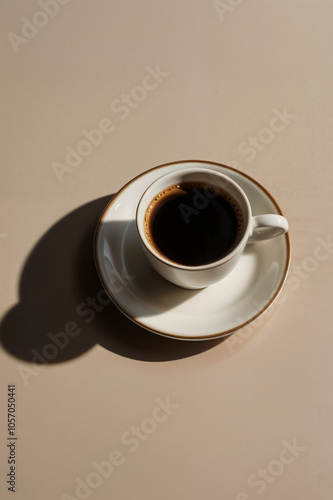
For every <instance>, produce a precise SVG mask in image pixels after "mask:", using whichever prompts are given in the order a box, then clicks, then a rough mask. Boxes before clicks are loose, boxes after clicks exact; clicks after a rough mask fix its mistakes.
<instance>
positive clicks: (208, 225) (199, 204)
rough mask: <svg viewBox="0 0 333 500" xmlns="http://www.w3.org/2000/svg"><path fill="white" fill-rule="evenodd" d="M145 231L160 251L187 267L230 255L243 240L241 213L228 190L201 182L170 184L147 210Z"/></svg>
mask: <svg viewBox="0 0 333 500" xmlns="http://www.w3.org/2000/svg"><path fill="white" fill-rule="evenodd" d="M145 225H146V227H145V231H146V235H147V237H148V239H149V241H150V243H151V244H152V245H153V247H155V249H156V250H157V252H159V253H160V254H161V255H162V256H164V257H166V258H167V259H169V260H171V261H173V262H176V263H178V264H182V265H186V266H200V265H204V264H208V263H211V262H214V261H217V260H219V259H221V258H222V257H224V256H225V255H227V254H228V253H229V252H230V251H231V250H232V249H233V248H235V246H236V245H237V244H238V242H239V241H240V239H241V233H242V225H243V223H242V215H241V211H240V208H239V206H238V204H237V203H236V201H235V200H233V199H232V198H231V197H230V195H229V194H228V193H225V192H224V191H222V190H220V189H217V188H214V189H212V188H211V187H210V186H209V187H205V186H204V184H203V183H202V184H199V183H182V184H177V185H174V186H170V187H169V188H167V189H165V190H164V191H162V192H161V193H159V194H158V195H157V196H156V197H155V198H154V199H153V200H152V201H151V203H150V204H149V207H148V209H147V211H146V222H145Z"/></svg>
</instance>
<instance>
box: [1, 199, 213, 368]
mask: <svg viewBox="0 0 333 500" xmlns="http://www.w3.org/2000/svg"><path fill="white" fill-rule="evenodd" d="M112 196H113V195H109V196H104V197H102V198H99V199H97V200H93V201H91V202H89V203H87V204H85V205H83V206H81V207H79V208H77V209H76V210H74V211H73V212H71V213H70V214H68V215H67V216H65V217H64V218H63V219H61V220H60V221H58V222H57V223H56V224H55V225H54V226H52V227H51V228H50V229H49V230H48V231H47V233H46V234H45V235H44V236H43V237H42V238H41V239H40V240H39V241H38V243H37V244H36V246H35V247H34V248H33V250H32V252H31V254H30V255H29V257H28V259H27V261H26V263H25V266H24V269H23V272H22V276H21V280H20V301H19V303H18V304H16V305H15V306H14V307H13V308H12V309H11V310H10V311H9V312H8V313H7V314H6V315H5V317H4V318H3V320H2V322H1V325H0V341H1V343H2V345H3V347H4V348H5V349H6V350H7V351H8V352H9V353H10V354H12V355H13V356H16V357H17V358H20V359H22V360H25V361H37V362H40V363H45V364H48V363H59V362H63V361H67V360H70V359H73V358H75V357H77V356H80V355H81V354H83V353H85V352H87V351H88V350H89V349H91V348H92V347H93V346H94V345H96V344H100V345H101V346H103V347H104V348H105V349H107V350H109V351H111V352H114V353H116V354H118V355H120V356H124V357H127V358H131V359H135V360H139V361H170V360H176V359H181V358H184V357H189V356H193V355H196V354H199V353H200V352H203V351H205V350H208V349H210V348H212V347H214V346H215V345H216V344H218V343H220V342H222V341H223V338H222V339H216V340H207V341H200V342H198V341H197V342H195V341H194V342H191V341H182V340H175V339H170V338H167V337H162V336H159V335H156V334H154V333H152V332H149V331H148V330H146V329H144V328H142V327H140V326H139V325H137V324H135V323H133V322H132V321H131V320H129V319H128V318H127V317H125V316H124V315H123V314H122V313H121V312H120V311H119V309H118V308H117V307H116V306H115V305H114V304H113V303H108V304H107V305H105V304H106V302H109V301H106V299H105V297H106V292H102V290H103V287H102V284H101V282H100V280H99V278H98V275H97V272H96V268H95V263H94V256H93V238H94V233H95V228H96V225H97V222H98V220H99V217H100V215H101V213H102V211H103V209H104V208H105V206H106V205H107V203H108V202H109V201H110V199H111V198H112ZM102 295H103V297H104V303H103V300H102ZM97 297H100V300H97ZM64 332H67V333H71V335H68V334H67V335H66V334H64Z"/></svg>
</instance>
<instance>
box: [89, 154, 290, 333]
mask: <svg viewBox="0 0 333 500" xmlns="http://www.w3.org/2000/svg"><path fill="white" fill-rule="evenodd" d="M186 166H188V167H189V168H193V167H201V168H202V167H203V168H207V169H210V170H216V171H218V172H222V173H223V174H225V175H227V176H229V177H230V178H231V179H233V180H234V181H236V182H237V183H238V184H239V185H240V186H241V187H242V188H243V190H244V191H245V193H246V195H247V197H248V198H249V201H250V204H251V207H252V212H253V215H259V214H262V213H273V214H274V213H276V214H280V215H283V214H282V212H281V209H280V208H279V206H278V204H277V203H276V201H275V200H274V198H273V197H272V196H271V195H270V194H269V192H268V191H267V190H266V189H265V188H263V187H262V186H261V185H260V184H259V183H258V182H257V181H255V180H254V179H252V178H251V177H249V176H248V175H246V174H244V173H242V172H239V171H237V170H235V169H232V168H231V167H227V166H224V165H220V164H218V163H211V162H201V161H196V160H193V161H186V162H175V163H169V164H166V165H161V166H159V167H155V168H153V169H151V170H148V171H146V172H144V173H142V174H141V175H139V176H138V177H135V178H134V179H133V180H131V181H130V182H129V183H128V184H126V185H125V186H124V187H123V188H122V189H121V190H120V191H119V192H118V193H117V194H116V195H115V196H114V197H113V198H112V199H111V201H110V202H109V204H108V205H107V207H106V208H105V210H104V212H103V214H102V216H101V218H100V220H99V223H98V225H97V229H96V233H95V242H94V254H95V262H96V267H97V271H98V274H99V277H100V279H101V282H102V284H103V286H104V288H105V290H106V291H107V293H108V294H109V296H110V298H111V299H112V301H113V302H114V304H115V305H116V306H117V307H118V308H119V309H120V310H121V311H122V312H123V313H124V314H125V315H126V316H127V317H128V318H129V319H131V320H132V321H134V322H135V323H137V324H139V325H140V326H142V327H144V328H146V329H147V330H150V331H152V332H154V333H157V334H160V335H164V336H167V337H172V338H177V339H182V340H207V339H213V338H218V337H223V336H225V335H229V334H230V333H232V332H233V331H235V330H238V329H239V328H242V327H243V326H245V325H246V324H248V323H250V322H251V321H253V320H254V319H256V318H257V317H258V316H260V315H261V314H263V313H264V312H265V311H266V310H267V309H268V307H269V306H271V305H272V303H273V302H274V300H275V299H276V298H277V296H278V294H279V293H280V291H281V289H282V287H283V285H284V282H285V280H286V277H287V274H288V269H289V265H290V241H289V236H288V233H287V234H285V235H283V236H279V237H277V238H274V239H271V240H267V241H261V242H257V243H253V244H249V245H248V246H247V247H246V249H245V252H244V254H243V255H242V257H241V259H240V261H239V263H238V264H237V266H236V268H235V269H234V270H233V271H232V272H231V273H230V274H229V275H228V276H227V277H226V278H224V279H223V280H222V281H220V282H219V283H217V284H215V285H211V286H209V287H207V288H204V289H200V290H186V289H183V288H179V287H177V286H176V285H173V284H172V283H169V282H168V281H166V280H165V279H164V278H162V277H161V276H160V275H159V274H157V273H156V271H154V269H153V268H152V267H151V266H150V264H149V263H148V261H147V259H146V257H145V255H144V253H143V249H142V247H141V243H140V241H139V237H138V234H137V230H136V224H135V215H136V207H137V204H138V201H139V199H140V197H141V195H142V193H143V192H144V191H145V189H146V188H147V187H148V185H149V184H151V183H152V182H153V181H154V180H155V179H157V178H158V177H160V176H161V175H163V174H166V173H168V172H170V171H174V170H177V169H181V168H186Z"/></svg>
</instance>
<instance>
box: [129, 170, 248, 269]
mask: <svg viewBox="0 0 333 500" xmlns="http://www.w3.org/2000/svg"><path fill="white" fill-rule="evenodd" d="M181 185H195V186H198V187H200V190H201V192H202V193H204V194H205V195H206V196H207V198H210V197H211V198H213V197H214V196H223V197H225V199H226V200H227V201H228V203H229V204H230V206H232V207H233V210H234V212H235V215H236V217H237V221H238V222H237V223H238V234H237V238H236V240H235V244H234V245H233V246H232V247H231V248H230V251H228V252H227V253H226V255H223V256H222V257H221V258H218V259H214V260H213V261H212V262H208V263H205V264H203V265H196V266H195V268H198V269H206V268H209V267H214V266H216V265H218V264H221V263H223V261H225V260H229V259H230V258H232V256H233V255H234V254H235V253H237V252H238V251H239V250H240V248H242V247H243V245H244V241H245V240H247V238H248V235H249V231H250V229H249V227H250V219H251V207H250V204H249V201H248V199H247V196H246V195H245V193H244V191H243V190H242V189H241V187H240V186H239V185H238V184H237V183H236V182H234V181H233V180H232V179H230V178H229V177H227V176H226V175H224V174H222V173H219V172H216V171H214V170H209V169H206V168H184V169H181V170H177V171H173V172H170V173H168V174H165V175H163V176H161V177H159V178H158V179H156V180H155V181H154V182H153V183H152V184H151V185H150V186H149V187H148V188H147V189H146V191H145V192H144V193H143V195H142V197H141V199H140V201H139V204H138V207H137V214H136V224H137V231H138V234H139V237H140V239H141V241H142V243H143V245H144V246H145V248H146V249H147V250H148V251H149V252H150V253H151V254H152V255H154V256H155V257H156V258H157V259H158V260H160V261H162V262H164V263H167V264H168V265H169V266H170V265H171V266H173V267H177V268H181V269H187V268H188V269H192V270H193V267H194V266H193V265H186V264H180V263H178V262H176V261H174V260H172V259H170V258H169V257H168V256H166V255H165V254H163V253H162V252H161V251H160V250H159V249H158V248H157V247H156V245H154V242H153V241H152V238H151V235H150V229H149V216H150V212H151V210H152V209H153V205H154V204H158V203H160V198H162V197H163V196H167V195H168V190H169V191H170V190H171V189H173V188H175V187H179V186H181ZM202 201H203V200H201V199H198V205H196V207H197V208H200V206H199V203H202ZM195 210H196V209H195ZM197 211H198V210H197Z"/></svg>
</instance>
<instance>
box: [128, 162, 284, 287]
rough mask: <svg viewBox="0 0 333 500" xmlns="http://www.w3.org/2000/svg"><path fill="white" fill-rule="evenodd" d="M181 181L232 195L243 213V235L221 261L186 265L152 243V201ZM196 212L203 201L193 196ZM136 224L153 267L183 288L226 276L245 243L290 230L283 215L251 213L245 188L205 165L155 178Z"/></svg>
mask: <svg viewBox="0 0 333 500" xmlns="http://www.w3.org/2000/svg"><path fill="white" fill-rule="evenodd" d="M181 183H198V184H199V183H200V185H203V186H204V189H207V191H206V192H207V193H208V189H209V190H210V191H211V190H212V192H213V193H215V192H216V193H217V192H218V191H221V190H222V191H223V192H224V193H227V194H229V195H230V196H231V198H232V199H233V200H235V201H236V203H237V205H238V210H239V211H240V213H241V219H242V224H241V234H239V237H238V240H237V244H236V246H235V247H234V248H233V247H232V248H231V250H230V252H228V253H227V254H226V255H224V256H223V257H222V258H220V259H219V260H215V261H214V262H210V263H208V264H204V265H198V266H187V265H183V264H179V263H177V262H173V261H172V260H170V259H169V258H167V257H166V256H164V255H163V254H161V253H160V252H159V251H158V250H157V249H156V248H155V247H154V245H153V244H152V243H151V239H150V238H149V233H147V227H146V225H147V209H148V207H149V206H150V203H151V202H152V200H154V199H155V197H156V196H158V195H159V194H160V193H163V191H164V190H166V189H168V188H169V187H171V186H174V185H177V184H181ZM193 203H194V207H193V208H194V211H196V210H200V209H201V207H202V205H203V204H202V202H201V200H199V199H198V200H197V204H196V205H195V203H196V200H194V199H193ZM136 227H137V231H138V235H139V238H140V240H141V242H142V246H143V249H144V252H145V254H146V256H147V259H148V260H149V262H150V264H151V265H152V266H153V268H154V269H155V270H156V271H157V272H158V273H159V274H160V275H161V276H163V277H164V278H165V279H167V280H168V281H170V282H171V283H174V284H175V285H178V286H180V287H182V288H188V289H199V288H205V287H207V286H209V285H212V284H214V283H216V282H218V281H220V280H221V279H223V278H225V277H226V276H227V275H228V274H229V273H230V272H231V271H232V270H233V269H234V267H235V266H236V265H237V262H238V261H239V259H240V257H241V255H242V253H243V251H244V249H245V247H246V245H247V244H248V243H253V242H257V241H262V240H266V239H269V238H274V237H276V236H279V235H282V234H284V233H286V232H287V231H288V221H287V219H286V218H285V217H283V216H282V215H277V214H263V215H256V216H253V215H252V211H251V206H250V203H249V200H248V198H247V196H246V194H245V193H244V191H243V189H242V188H241V187H240V186H239V185H238V184H237V183H236V182H235V181H233V180H232V179H230V178H229V177H228V176H226V175H224V174H222V173H220V172H216V171H215V170H209V169H206V168H197V167H195V168H191V167H188V168H183V169H180V170H176V171H173V172H170V173H167V174H165V175H163V176H161V177H159V178H158V179H156V180H155V181H154V182H153V183H152V184H150V186H149V187H148V188H147V189H146V191H145V192H144V193H143V195H142V197H141V199H140V201H139V203H138V206H137V211H136Z"/></svg>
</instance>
